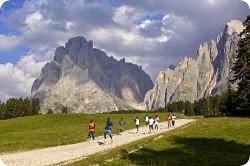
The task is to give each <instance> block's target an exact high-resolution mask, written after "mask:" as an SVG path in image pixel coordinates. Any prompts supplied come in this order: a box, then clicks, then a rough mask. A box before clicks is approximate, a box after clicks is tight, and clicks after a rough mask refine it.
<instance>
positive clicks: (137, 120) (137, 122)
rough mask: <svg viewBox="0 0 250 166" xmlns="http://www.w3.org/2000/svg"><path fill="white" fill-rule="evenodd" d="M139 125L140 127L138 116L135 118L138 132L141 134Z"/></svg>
mask: <svg viewBox="0 0 250 166" xmlns="http://www.w3.org/2000/svg"><path fill="white" fill-rule="evenodd" d="M139 125H140V119H139V118H138V116H137V117H136V118H135V127H136V132H137V133H138V132H139Z"/></svg>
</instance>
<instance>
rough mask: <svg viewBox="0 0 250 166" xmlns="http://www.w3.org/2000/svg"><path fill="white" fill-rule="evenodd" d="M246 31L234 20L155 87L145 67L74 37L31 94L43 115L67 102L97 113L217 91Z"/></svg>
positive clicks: (222, 86) (225, 83)
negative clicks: (243, 31) (117, 58)
mask: <svg viewBox="0 0 250 166" xmlns="http://www.w3.org/2000/svg"><path fill="white" fill-rule="evenodd" d="M242 30H243V25H242V23H241V22H240V21H236V20H233V21H230V22H229V23H227V25H226V27H225V30H224V32H223V33H220V34H219V35H218V37H217V38H216V39H215V40H212V41H211V43H210V44H208V43H204V44H202V45H200V47H199V49H198V50H197V57H196V58H195V59H193V58H188V57H185V58H183V59H182V60H181V61H180V63H179V64H178V65H177V66H174V65H171V66H170V67H169V69H167V70H166V71H161V72H160V73H159V75H158V77H157V79H156V82H155V85H153V82H152V80H151V79H150V77H149V76H148V74H146V73H145V72H144V71H143V69H142V68H141V67H139V66H137V65H135V64H132V63H127V62H125V59H121V60H120V61H118V60H116V59H114V58H113V57H109V56H107V55H106V53H105V52H104V51H101V50H99V49H96V48H93V42H92V41H87V40H86V39H85V38H84V37H75V38H72V39H70V40H69V41H68V42H67V44H66V45H65V46H61V47H58V48H57V49H56V51H55V56H54V60H53V61H51V62H49V63H47V64H46V65H45V66H44V67H43V68H42V71H41V74H40V76H39V77H38V78H37V79H36V80H35V81H34V83H33V86H32V90H31V92H32V96H33V97H37V98H38V99H39V100H40V102H41V106H42V113H46V111H48V109H49V108H51V109H52V110H54V111H59V110H60V109H61V108H62V107H63V106H66V107H68V108H69V109H70V110H71V111H74V112H85V113H98V112H109V111H117V110H121V109H133V106H135V105H137V106H138V105H140V106H141V107H143V108H145V109H150V110H151V109H157V108H159V107H164V106H165V105H166V104H167V103H171V102H174V101H180V100H183V101H186V100H188V101H191V102H192V101H194V100H197V99H200V98H202V97H204V96H207V95H216V94H219V93H221V92H223V91H225V90H226V89H227V87H228V85H229V82H228V78H229V77H230V76H231V70H230V68H231V67H232V65H233V61H234V56H235V54H236V50H237V43H238V40H239V37H238V34H239V33H240V32H241V31H242Z"/></svg>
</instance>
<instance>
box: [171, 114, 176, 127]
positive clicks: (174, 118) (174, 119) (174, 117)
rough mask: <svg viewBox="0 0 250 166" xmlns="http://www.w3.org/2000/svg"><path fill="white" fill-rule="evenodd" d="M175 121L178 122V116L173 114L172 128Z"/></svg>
mask: <svg viewBox="0 0 250 166" xmlns="http://www.w3.org/2000/svg"><path fill="white" fill-rule="evenodd" d="M175 121H176V116H175V115H174V114H173V115H172V126H174V125H175Z"/></svg>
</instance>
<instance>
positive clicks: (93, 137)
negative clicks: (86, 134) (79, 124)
mask: <svg viewBox="0 0 250 166" xmlns="http://www.w3.org/2000/svg"><path fill="white" fill-rule="evenodd" d="M91 134H92V139H93V140H95V136H94V131H92V132H91Z"/></svg>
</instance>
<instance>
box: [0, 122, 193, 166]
mask: <svg viewBox="0 0 250 166" xmlns="http://www.w3.org/2000/svg"><path fill="white" fill-rule="evenodd" d="M191 122H194V120H193V119H178V120H177V121H176V125H175V127H170V128H168V127H167V122H163V123H160V124H159V128H160V129H159V131H157V132H153V133H148V128H146V127H141V128H140V131H139V133H136V129H130V130H126V131H124V132H122V133H121V134H116V135H113V140H114V141H113V143H111V141H110V139H108V138H107V141H106V143H104V138H103V136H99V137H97V138H96V140H95V142H81V143H77V144H71V145H62V146H57V147H50V148H45V149H37V150H31V151H24V152H17V153H6V154H2V155H0V163H1V160H2V162H3V163H5V164H6V165H8V166H12V165H15V166H41V165H52V164H58V163H62V162H68V161H71V160H80V159H83V158H84V157H87V156H90V155H93V154H96V153H98V152H103V151H107V150H110V149H113V148H116V147H118V146H121V145H125V144H128V143H131V142H133V141H137V140H139V139H142V138H146V137H148V136H152V135H155V134H159V133H164V132H167V131H170V130H173V129H175V128H178V127H180V126H183V125H185V124H188V123H191Z"/></svg>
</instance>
